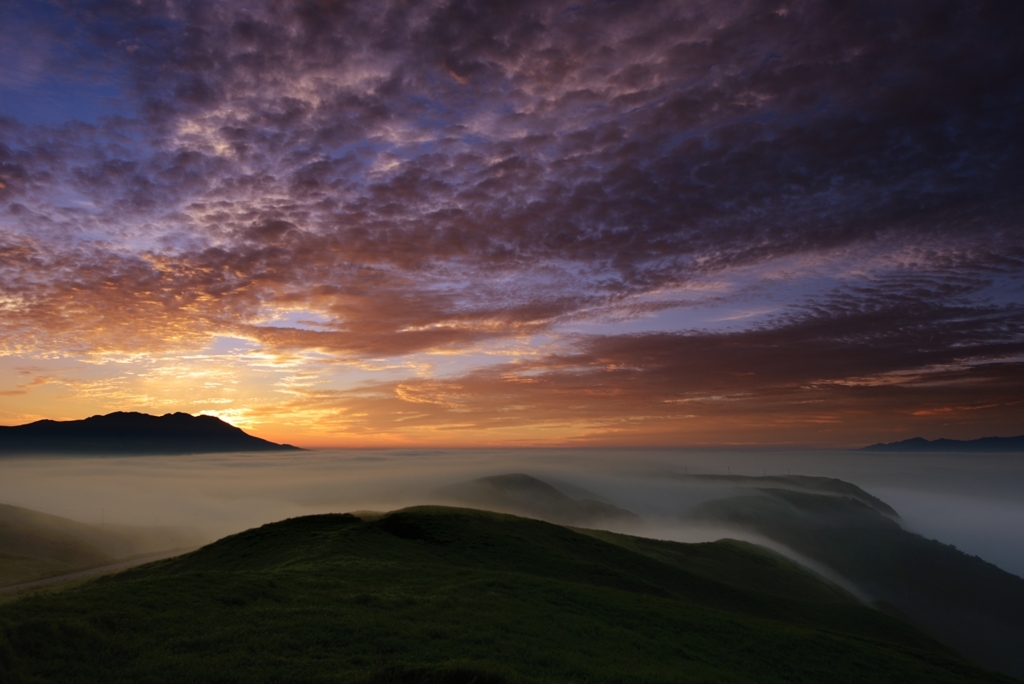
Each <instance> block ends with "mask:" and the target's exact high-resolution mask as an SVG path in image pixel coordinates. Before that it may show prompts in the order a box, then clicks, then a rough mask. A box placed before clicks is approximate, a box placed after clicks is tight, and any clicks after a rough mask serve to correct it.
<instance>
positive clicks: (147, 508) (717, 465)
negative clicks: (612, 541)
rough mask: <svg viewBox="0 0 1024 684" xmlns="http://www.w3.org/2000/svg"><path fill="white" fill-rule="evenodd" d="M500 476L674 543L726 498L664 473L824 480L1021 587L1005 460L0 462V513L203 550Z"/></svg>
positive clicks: (519, 456) (1020, 525)
mask: <svg viewBox="0 0 1024 684" xmlns="http://www.w3.org/2000/svg"><path fill="white" fill-rule="evenodd" d="M501 473H529V474H533V475H537V476H539V477H542V478H544V479H546V480H547V481H549V482H555V483H562V484H563V485H565V486H573V485H575V486H577V487H582V488H585V489H586V490H589V492H592V493H594V494H596V495H598V496H599V497H601V498H602V499H603V500H605V501H607V502H608V503H610V504H613V505H614V506H618V507H621V508H623V509H626V510H627V511H632V512H634V513H636V514H638V515H640V516H641V517H643V518H644V520H645V521H646V522H647V526H646V528H645V530H646V531H645V530H640V529H630V530H628V531H630V532H632V533H634V534H649V535H651V536H659V537H662V538H668V539H676V540H679V541H705V540H710V539H714V538H718V537H721V536H723V535H726V534H727V532H724V531H723V530H722V529H720V528H718V527H715V526H695V525H685V524H683V523H681V522H680V521H679V518H680V516H682V515H685V514H686V513H687V511H689V510H691V509H692V508H693V507H694V506H696V505H698V504H701V503H703V502H706V501H710V500H713V499H715V498H718V497H720V496H722V495H723V494H722V492H723V489H729V491H732V490H731V489H730V487H731V485H730V486H729V487H727V486H726V485H725V484H723V483H719V484H716V483H714V482H707V481H702V482H695V481H693V478H689V479H687V478H676V477H673V476H672V474H683V475H685V474H690V475H700V474H712V475H730V474H731V475H747V476H763V475H786V474H793V475H797V474H800V475H817V476H827V477H837V478H840V479H842V480H845V481H847V482H851V483H853V484H856V485H858V486H860V487H861V488H862V489H864V490H865V491H867V492H869V493H870V494H873V495H875V496H877V497H878V498H880V499H881V500H883V501H884V502H885V503H887V504H889V505H890V506H892V507H893V508H894V509H895V510H896V511H897V512H898V513H899V515H900V516H901V518H902V523H903V525H904V526H905V527H906V528H907V529H910V530H912V531H916V532H919V533H921V534H922V535H924V536H925V537H928V538H934V539H937V540H939V541H941V542H944V543H947V544H953V545H955V546H956V547H958V548H960V549H961V550H963V551H965V552H967V553H969V554H975V555H978V556H980V557H982V558H984V559H985V560H987V561H989V562H991V563H994V564H995V565H997V566H999V567H1001V568H1003V569H1004V570H1007V571H1009V572H1012V573H1014V574H1017V575H1020V576H1024V535H1022V533H1021V532H1020V531H1021V530H1024V455H1018V454H948V455H944V454H940V455H913V454H864V453H856V452H766V451H747V452H693V451H672V450H634V451H629V450H604V449H568V450H490V451H488V450H467V451H454V450H452V451H412V450H391V451H360V450H355V451H347V450H337V451H316V452H302V453H298V454H227V455H203V456H168V457H160V456H146V457H111V458H96V457H30V458H4V459H2V460H0V502H2V503H7V504H13V505H17V506H23V507H26V508H32V509H35V510H39V511H44V512H47V513H52V514H55V515H60V516H63V517H67V518H71V519H74V520H78V521H81V522H86V523H90V524H124V525H143V526H149V525H154V526H155V525H160V526H166V525H174V526H185V527H190V528H196V527H198V528H201V529H202V530H204V531H205V533H206V534H207V535H208V536H209V538H210V539H211V540H212V539H214V538H217V537H221V536H224V535H226V534H230V533H233V532H237V531H240V530H242V529H246V528H249V527H252V526H255V525H259V524H262V523H265V522H271V521H274V520H280V519H282V518H286V517H293V516H299V515H306V514H310V513H318V512H327V511H347V510H355V509H379V510H386V509H393V508H398V507H402V506H408V505H413V504H417V503H429V502H436V501H438V497H437V496H436V495H435V494H432V492H434V491H435V490H436V489H438V488H441V487H444V486H446V485H451V484H454V483H457V482H460V481H465V480H468V479H472V478H477V477H481V476H487V475H496V474H501ZM611 526H612V527H614V525H611ZM624 531H627V530H624ZM729 536H736V535H729Z"/></svg>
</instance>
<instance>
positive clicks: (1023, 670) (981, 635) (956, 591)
mask: <svg viewBox="0 0 1024 684" xmlns="http://www.w3.org/2000/svg"><path fill="white" fill-rule="evenodd" d="M690 515H691V517H693V518H695V519H699V520H704V521H710V522H714V523H719V524H722V523H724V524H729V525H736V526H737V527H739V528H741V529H745V530H748V531H753V532H756V533H758V534H761V535H764V536H766V537H768V538H770V539H773V540H775V541H777V542H779V543H781V544H784V545H786V546H788V547H789V548H791V549H794V550H795V551H797V552H799V553H801V554H804V555H805V556H808V557H810V558H813V559H815V560H817V561H818V562H820V563H822V564H824V565H826V566H828V567H830V568H832V569H834V570H835V571H837V572H838V573H840V574H841V575H842V576H844V577H845V578H847V579H848V580H850V581H851V582H853V583H854V584H856V585H857V586H858V587H860V588H861V589H863V590H864V591H865V592H866V593H868V594H869V595H872V596H874V597H877V598H878V599H880V600H882V601H885V602H887V603H888V604H890V605H892V606H894V607H895V608H896V609H897V610H898V611H899V612H900V613H902V614H903V615H905V616H907V618H908V619H910V620H911V621H913V622H915V623H916V624H918V625H920V626H921V627H923V628H925V629H927V630H928V631H929V632H930V633H932V634H934V635H935V636H936V637H937V638H939V639H940V640H942V641H943V642H944V643H947V644H949V645H950V646H952V647H954V648H956V649H957V650H958V651H960V652H961V653H964V654H965V655H967V656H968V657H970V658H972V659H974V660H976V661H977V662H980V663H984V664H985V665H986V666H987V667H992V668H994V669H998V670H1000V671H1002V672H1006V673H1008V674H1011V675H1014V676H1016V677H1024V579H1021V578H1020V577H1017V576H1015V575H1012V574H1010V573H1008V572H1005V571H1003V570H1001V569H999V568H997V567H996V566H994V565H992V564H990V563H986V562H985V561H984V560H982V559H980V558H977V557H973V556H969V555H967V554H965V553H963V552H961V551H959V550H957V549H955V548H953V547H951V546H947V545H945V544H942V543H940V542H937V541H935V540H931V539H926V538H924V537H922V536H920V535H918V534H914V533H911V532H908V531H907V530H904V529H903V528H901V527H900V526H899V525H898V524H897V523H896V522H895V521H893V520H892V519H890V518H889V517H887V516H885V515H882V514H881V513H879V512H878V510H876V509H875V508H874V507H871V506H868V505H865V504H863V503H862V502H859V501H857V500H854V499H849V498H843V497H823V496H817V495H814V494H807V493H804V492H795V491H788V490H781V489H768V488H766V489H761V490H756V491H754V493H751V494H748V495H743V496H735V497H731V498H726V499H718V500H715V501H709V502H706V503H704V504H701V505H700V506H697V507H695V508H694V509H693V510H692V511H691V514H690Z"/></svg>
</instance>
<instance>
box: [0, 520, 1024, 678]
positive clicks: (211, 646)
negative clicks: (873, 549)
mask: <svg viewBox="0 0 1024 684" xmlns="http://www.w3.org/2000/svg"><path fill="white" fill-rule="evenodd" d="M56 635H59V638H54V637H55V636H56ZM0 670H2V671H3V672H5V673H6V675H7V676H6V680H7V681H12V682H28V681H32V682H57V681H60V682H90V681H98V680H100V679H103V680H105V681H135V682H177V681H239V682H241V681H307V682H327V681H331V682H381V683H383V682H403V683H415V682H450V683H459V682H466V683H468V682H481V683H488V684H504V683H506V682H509V683H512V682H523V683H529V682H565V681H591V682H611V681H616V682H668V681H703V682H711V681H730V682H792V681H802V682H838V683H841V682H866V681H871V682H900V683H901V684H902V683H906V682H929V683H932V682H965V683H966V682H972V683H978V682H1010V681H1012V680H1010V679H1008V678H1006V677H1004V676H1002V675H998V674H995V673H991V672H987V671H985V670H983V669H981V668H979V667H977V666H975V665H973V664H971V663H970V662H968V661H966V660H964V659H963V658H962V657H961V656H959V655H958V654H956V653H955V652H954V651H952V650H950V649H948V648H946V647H944V646H942V645H941V644H939V643H938V642H936V641H934V640H933V639H932V638H930V637H929V636H927V635H926V634H924V633H923V632H921V631H919V630H918V629H916V628H914V627H912V626H911V625H909V624H907V623H905V622H903V621H901V620H899V619H897V618H894V617H891V616H889V615H886V614H885V613H883V612H880V611H877V610H874V609H872V608H869V607H866V606H863V605H861V604H859V603H858V602H857V601H856V600H855V599H853V597H851V596H849V595H848V594H846V593H845V592H843V591H842V590H840V589H838V588H836V587H834V586H832V585H829V584H828V583H824V582H822V581H821V580H820V579H819V578H818V577H817V576H815V575H813V574H811V573H810V572H807V571H806V570H803V569H802V568H800V567H799V566H798V565H796V564H794V563H792V562H790V561H788V560H786V559H785V558H782V557H781V556H778V555H776V554H774V553H772V552H770V551H767V550H765V549H761V548H758V547H755V546H752V545H750V544H743V543H738V542H729V541H723V542H714V543H709V544H695V545H691V544H677V543H673V542H659V541H654V540H649V539H639V538H636V537H629V536H625V535H616V534H612V533H609V532H584V531H577V530H573V529H570V528H566V527H560V526H557V525H553V524H550V523H545V522H541V521H537V520H529V519H524V518H518V517H514V516H510V515H504V514H497V513H489V512H483V511H476V510H469V509H455V508H445V507H416V508H412V509H404V510H400V511H395V512H392V513H388V514H377V515H364V516H363V517H357V516H355V515H349V514H330V515H318V516H309V517H303V518H295V519H291V520H286V521H283V522H279V523H274V524H270V525H265V526H263V527H260V528H258V529H253V530H249V531H247V532H243V533H241V534H237V535H234V536H231V537H227V538H225V539H222V540H221V541H219V542H216V543H214V544H211V545H209V546H206V547H204V548H202V549H199V550H198V551H195V552H193V553H190V554H187V555H184V556H180V557H178V558H175V559H171V560H166V561H160V562H156V563H152V564H149V565H146V566H142V567H140V568H136V569H134V570H130V571H127V572H124V573H121V574H119V575H114V576H110V577H106V578H103V579H100V580H97V581H94V582H92V583H89V584H87V585H84V586H81V587H77V588H73V589H68V590H66V591H63V592H59V593H50V594H43V595H37V596H32V597H28V598H24V599H20V600H18V601H13V602H10V603H8V604H5V605H2V606H0Z"/></svg>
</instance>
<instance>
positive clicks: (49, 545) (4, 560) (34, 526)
mask: <svg viewBox="0 0 1024 684" xmlns="http://www.w3.org/2000/svg"><path fill="white" fill-rule="evenodd" d="M202 541H203V540H202V538H201V536H200V535H199V534H198V533H196V532H193V531H189V530H181V529H177V528H171V527H150V528H146V527H131V526H127V525H105V526H103V527H97V526H94V525H86V524H84V523H80V522H76V521H74V520H68V519H67V518H61V517H59V516H56V515H49V514H47V513H40V512H39V511H33V510H30V509H28V508H21V507H20V506H10V505H7V504H0V587H5V586H8V585H12V584H19V583H21V582H30V581H32V580H36V579H41V578H44V577H52V576H55V575H62V574H64V573H69V572H75V571H76V570H82V569H85V568H93V567H97V566H100V565H106V564H109V563H113V562H115V561H118V560H121V559H124V558H129V557H132V556H140V555H143V554H147V553H153V552H156V551H164V550H169V549H175V548H177V549H187V548H195V547H196V546H198V545H199V544H200V543H202Z"/></svg>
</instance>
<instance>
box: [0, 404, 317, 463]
mask: <svg viewBox="0 0 1024 684" xmlns="http://www.w3.org/2000/svg"><path fill="white" fill-rule="evenodd" d="M297 450H299V449H298V448H297V447H293V446H291V445H290V444H275V443H274V442H268V441H267V440H265V439H260V438H259V437H253V436H252V435H247V434H246V433H245V432H243V431H242V430H241V429H240V428H237V427H235V426H234V425H231V424H229V423H225V422H224V421H223V420H221V419H220V418H217V417H215V416H192V415H189V414H187V413H167V414H164V415H162V416H151V415H149V414H146V413H134V412H132V413H127V412H123V411H118V412H116V413H109V414H107V415H105V416H92V417H91V418H86V419H84V420H66V421H58V420H39V421H36V422H34V423H28V424H26V425H15V426H0V454H18V453H26V454H29V453H32V454H43V453H48V454H72V453H73V454H90V455H94V454H199V453H217V452H227V451H297Z"/></svg>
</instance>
